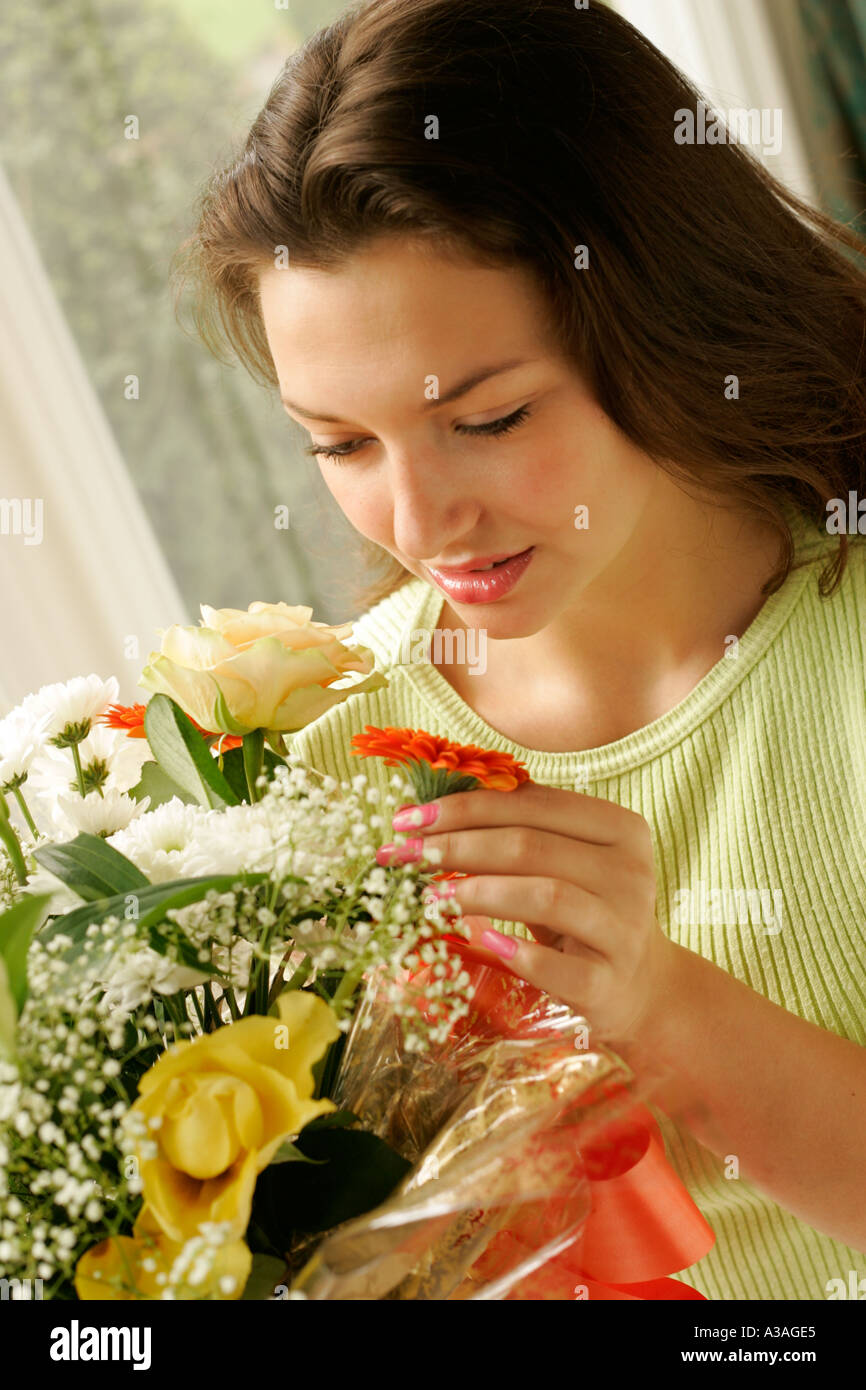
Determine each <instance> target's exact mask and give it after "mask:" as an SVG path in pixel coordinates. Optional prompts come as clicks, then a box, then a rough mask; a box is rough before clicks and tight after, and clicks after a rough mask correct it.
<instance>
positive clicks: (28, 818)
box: [14, 787, 39, 840]
mask: <svg viewBox="0 0 866 1390" xmlns="http://www.w3.org/2000/svg"><path fill="white" fill-rule="evenodd" d="M14 792H15V800H16V801H17V802H18V805H19V806H20V807H21V814H22V815H23V817H24V819H25V820H26V822H27V824H28V826H29V828H30V832H31V834H32V836H33V838H34V840H38V839H39V831H38V830H37V829H36V824H35V822H34V820H33V817H32V816H31V814H30V810H29V808H28V806H27V802H26V801H25V800H24V797H23V795H22V792H21V788H20V787H15V788H14Z"/></svg>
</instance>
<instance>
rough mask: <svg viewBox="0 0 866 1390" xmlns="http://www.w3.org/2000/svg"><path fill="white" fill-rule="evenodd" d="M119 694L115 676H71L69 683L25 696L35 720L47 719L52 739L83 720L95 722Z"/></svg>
mask: <svg viewBox="0 0 866 1390" xmlns="http://www.w3.org/2000/svg"><path fill="white" fill-rule="evenodd" d="M119 690H120V687H119V686H118V684H117V679H116V677H115V676H109V677H108V680H103V679H102V677H101V676H96V675H90V676H73V677H72V679H71V680H68V681H57V682H56V683H55V684H53V685H43V686H42V687H41V689H40V690H38V691H37V692H36V694H35V696H28V699H29V700H31V701H32V704H31V705H30V706H29V711H32V712H33V713H35V714H36V715H37V717H41V715H42V714H43V713H46V714H48V715H49V722H48V726H47V734H48V736H49V737H51V736H52V735H54V734H59V733H62V731H63V730H64V729H65V728H66V726H67V724H83V723H84V721H85V720H86V719H90V720H93V719H95V718H96V716H97V715H98V714H102V713H103V711H104V709H105V707H106V705H110V704H115V703H116V702H117V697H118V694H119ZM24 703H25V704H26V702H24ZM29 711H28V712H29Z"/></svg>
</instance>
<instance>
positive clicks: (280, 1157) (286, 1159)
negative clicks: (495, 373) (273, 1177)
mask: <svg viewBox="0 0 866 1390" xmlns="http://www.w3.org/2000/svg"><path fill="white" fill-rule="evenodd" d="M327 1161H328V1160H327V1159H326V1158H308V1157H307V1155H306V1154H304V1153H301V1151H300V1149H299V1148H298V1147H297V1145H296V1144H290V1143H289V1141H288V1139H286V1140H284V1141H283V1143H282V1144H281V1145H280V1147H279V1148H278V1149H277V1152H276V1153H275V1154H274V1156H273V1158H272V1159H271V1163H327Z"/></svg>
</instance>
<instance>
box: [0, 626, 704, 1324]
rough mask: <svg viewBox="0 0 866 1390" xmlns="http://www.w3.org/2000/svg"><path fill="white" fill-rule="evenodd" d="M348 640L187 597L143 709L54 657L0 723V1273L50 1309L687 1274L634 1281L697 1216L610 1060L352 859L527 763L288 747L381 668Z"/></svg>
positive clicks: (398, 879)
mask: <svg viewBox="0 0 866 1390" xmlns="http://www.w3.org/2000/svg"><path fill="white" fill-rule="evenodd" d="M350 633H351V625H350V624H345V625H342V626H340V627H328V626H327V625H325V624H321V623H315V622H312V621H311V610H310V609H308V608H303V607H291V606H289V605H286V604H263V603H254V604H252V605H251V606H250V608H249V610H247V611H246V612H244V611H241V610H234V609H220V610H215V609H210V608H207V607H205V606H204V605H203V606H202V622H201V624H200V626H199V627H197V628H184V627H179V626H175V627H172V628H169V629H168V630H167V631H166V632H164V633H163V634H162V644H161V651H160V652H159V653H153V654H152V655H151V658H150V659H149V663H148V665H147V667H146V669H145V671H144V672H143V674H142V676H141V679H140V684H141V686H142V687H143V688H144V689H145V690H147V691H148V692H150V699H149V701H148V703H147V704H146V705H135V706H132V707H124V706H120V705H118V704H117V695H118V686H117V682H116V681H115V680H114V679H113V678H110V679H108V680H102V679H100V678H99V677H97V676H89V677H86V678H84V677H77V678H75V679H73V680H71V681H68V682H66V683H63V684H58V685H54V686H47V687H44V688H43V689H42V690H40V691H39V692H38V693H36V694H34V695H30V696H28V697H27V698H26V699H25V700H24V701H22V703H21V704H20V705H19V706H18V707H17V708H16V709H15V710H13V711H12V713H11V714H9V715H7V716H6V718H5V719H4V720H2V721H0V844H2V851H0V906H2V907H3V908H5V910H4V911H3V912H2V915H0V1272H2V1274H3V1276H4V1278H5V1279H6V1280H7V1282H8V1283H9V1284H10V1285H11V1286H12V1288H13V1292H17V1294H18V1296H24V1297H28V1296H33V1290H34V1284H35V1286H36V1287H35V1291H36V1296H42V1297H50V1298H74V1297H77V1298H79V1299H94V1298H97V1299H142V1298H144V1299H147V1298H160V1299H162V1298H180V1299H237V1298H240V1297H244V1298H274V1297H278V1298H279V1297H285V1298H298V1299H309V1298H317V1299H318V1298H368V1299H369V1298H506V1297H507V1298H526V1297H531V1298H535V1297H544V1298H562V1297H569V1298H572V1297H639V1298H645V1297H674V1296H677V1297H682V1296H693V1297H695V1296H698V1295H695V1294H694V1291H693V1290H689V1289H688V1286H687V1285H683V1284H680V1283H677V1282H676V1281H672V1280H669V1279H665V1278H664V1276H665V1275H667V1274H669V1273H671V1272H673V1271H676V1270H679V1269H682V1268H685V1267H686V1266H687V1265H689V1264H691V1263H693V1262H694V1260H695V1259H697V1258H699V1257H700V1255H702V1254H703V1253H704V1252H705V1250H706V1249H707V1248H708V1244H707V1233H708V1232H709V1228H708V1227H707V1226H706V1223H705V1222H703V1219H702V1218H701V1217H700V1216H699V1214H698V1213H697V1209H696V1208H694V1206H693V1204H692V1203H691V1202H690V1199H689V1198H688V1196H687V1194H686V1193H685V1191H684V1189H682V1187H681V1185H680V1184H679V1183H678V1180H677V1179H676V1177H675V1175H674V1174H673V1172H672V1170H671V1169H669V1168H668V1166H667V1164H666V1162H665V1160H664V1152H663V1148H662V1147H661V1144H660V1139H659V1136H658V1133H657V1131H656V1130H655V1127H654V1124H653V1122H652V1119H651V1116H649V1113H648V1112H647V1111H645V1110H644V1109H643V1108H642V1107H641V1106H640V1104H639V1102H638V1099H637V1097H636V1096H635V1094H634V1088H633V1086H632V1085H631V1080H630V1077H629V1074H628V1071H627V1068H625V1067H624V1065H623V1064H622V1063H621V1062H620V1061H619V1059H617V1058H616V1057H614V1056H613V1054H611V1053H609V1052H607V1051H606V1050H605V1049H603V1048H597V1049H592V1048H591V1047H590V1045H589V1035H588V1030H587V1026H586V1022H585V1020H582V1019H579V1018H577V1017H576V1016H575V1015H573V1014H572V1013H571V1012H570V1011H569V1010H568V1009H567V1008H565V1007H564V1006H563V1005H561V1004H559V1003H557V1002H556V1001H555V1000H552V999H550V998H548V997H547V996H543V995H541V993H540V992H539V991H537V990H534V989H532V988H530V987H529V986H527V985H526V984H525V982H523V981H521V980H519V979H518V978H517V977H516V976H514V975H513V974H512V973H511V972H510V971H509V970H508V969H507V967H506V966H504V965H503V966H499V965H492V964H490V963H489V961H487V960H486V959H484V958H483V957H482V956H481V955H479V953H478V952H477V951H475V950H474V948H473V944H472V939H471V929H470V925H467V922H465V921H463V920H461V916H460V912H459V908H455V907H454V906H453V904H450V903H449V902H448V900H447V899H442V900H440V899H439V898H438V897H437V896H436V895H435V893H432V894H431V892H430V891H429V890H430V889H431V887H435V884H434V880H435V878H436V877H437V875H436V874H435V873H431V872H430V871H429V869H427V870H424V869H422V868H420V867H419V866H418V864H417V863H414V862H410V863H397V864H394V865H390V866H389V867H388V868H387V869H385V868H382V867H380V866H379V864H378V863H377V862H376V857H375V856H376V850H377V848H378V847H379V845H380V844H381V841H382V839H383V834H382V832H383V831H384V832H385V833H386V835H390V834H391V831H390V817H391V813H392V811H393V810H396V808H397V806H398V805H400V804H401V803H403V802H406V801H407V800H408V801H415V802H419V801H424V800H429V799H432V798H433V797H435V796H442V795H447V794H448V793H449V792H453V791H463V790H468V789H471V788H473V787H476V786H482V785H483V786H487V787H495V788H498V789H500V790H502V791H503V792H507V791H508V790H511V789H513V788H514V787H516V786H517V785H519V783H520V782H521V781H523V780H525V779H526V776H527V774H526V772H525V769H524V768H522V766H521V765H520V764H518V763H516V762H514V760H512V759H510V758H508V757H507V756H503V755H501V754H498V753H493V752H486V751H484V750H482V749H478V748H474V747H460V746H458V745H454V744H451V743H449V742H448V741H447V740H445V739H442V738H439V737H437V736H435V735H430V734H427V733H426V732H424V731H423V730H393V729H386V730H379V729H374V728H372V727H371V726H367V727H366V731H365V733H363V734H358V735H356V737H355V738H354V739H353V745H354V748H353V751H354V752H355V753H356V754H357V755H359V756H362V757H382V758H384V760H385V763H386V765H388V766H391V767H393V768H395V769H397V770H395V771H394V772H393V773H392V775H391V777H390V781H389V784H388V786H389V791H388V792H387V793H386V794H385V795H384V796H383V795H382V794H381V792H380V791H379V790H378V789H377V788H375V787H373V786H372V785H371V784H370V783H369V781H368V779H367V777H366V776H365V775H364V774H362V773H360V772H359V774H358V776H357V777H355V778H353V779H352V780H351V781H350V782H345V783H339V782H337V781H336V780H335V779H334V778H331V777H327V776H325V775H323V774H321V773H319V772H317V771H316V770H315V769H312V768H309V767H305V766H304V765H303V764H301V763H300V761H299V760H298V759H297V758H296V757H295V756H294V755H293V753H292V747H291V737H292V733H293V732H295V731H297V730H299V729H301V728H303V727H304V726H305V725H306V724H307V723H308V722H310V721H311V720H313V719H315V718H317V717H318V715H319V714H321V713H322V712H323V711H324V710H326V709H327V708H329V707H330V706H331V705H332V704H334V703H336V702H338V701H343V700H347V699H351V698H352V697H353V696H354V695H355V694H357V693H359V692H361V691H364V690H370V689H375V688H376V687H378V686H382V685H384V684H386V681H385V678H384V676H383V675H381V673H377V672H373V670H372V666H373V660H372V654H371V653H370V652H369V651H368V650H367V649H365V648H363V647H355V648H353V647H351V646H347V645H345V644H344V643H345V639H347V638H348V637H349V636H350ZM354 675H360V676H361V677H362V679H361V680H359V681H353V680H352V677H353V676H354ZM599 1193H603V1199H599V1195H598V1194H599ZM711 1239H712V1233H711V1232H709V1240H710V1243H711ZM658 1281H661V1283H662V1284H664V1285H666V1286H667V1291H666V1292H664V1291H663V1292H659V1291H658V1290H657V1289H656V1287H655V1285H656V1283H657V1282H658Z"/></svg>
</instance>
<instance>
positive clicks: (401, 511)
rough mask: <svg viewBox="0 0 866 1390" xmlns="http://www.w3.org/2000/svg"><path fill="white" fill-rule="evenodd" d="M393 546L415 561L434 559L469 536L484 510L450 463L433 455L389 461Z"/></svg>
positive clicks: (462, 474)
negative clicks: (390, 464) (465, 536)
mask: <svg viewBox="0 0 866 1390" xmlns="http://www.w3.org/2000/svg"><path fill="white" fill-rule="evenodd" d="M391 479H392V481H391V499H392V508H393V512H392V528H393V534H394V545H395V546H396V548H397V549H398V550H400V551H401V552H402V553H403V554H404V555H407V556H409V557H411V558H412V559H414V560H435V559H437V557H438V556H439V555H441V554H442V553H443V552H447V551H448V550H449V549H450V548H451V546H452V545H453V544H454V543H455V542H457V541H459V539H460V537H461V536H464V535H466V534H468V533H471V532H472V531H473V530H474V529H475V526H476V523H477V520H478V517H479V516H480V515H481V512H482V510H483V507H482V504H481V503H480V502H479V501H478V499H477V497H476V496H475V495H474V493H473V491H472V484H471V481H470V479H469V477H468V475H467V473H466V471H465V469H461V468H460V466H459V464H458V463H457V462H456V461H455V460H451V461H450V463H449V461H448V460H447V459H442V458H437V456H436V454H435V453H434V451H433V450H425V451H423V453H422V452H421V451H414V452H413V453H412V455H411V457H409V456H408V455H405V454H403V455H400V456H398V457H396V458H393V459H392V472H391Z"/></svg>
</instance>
